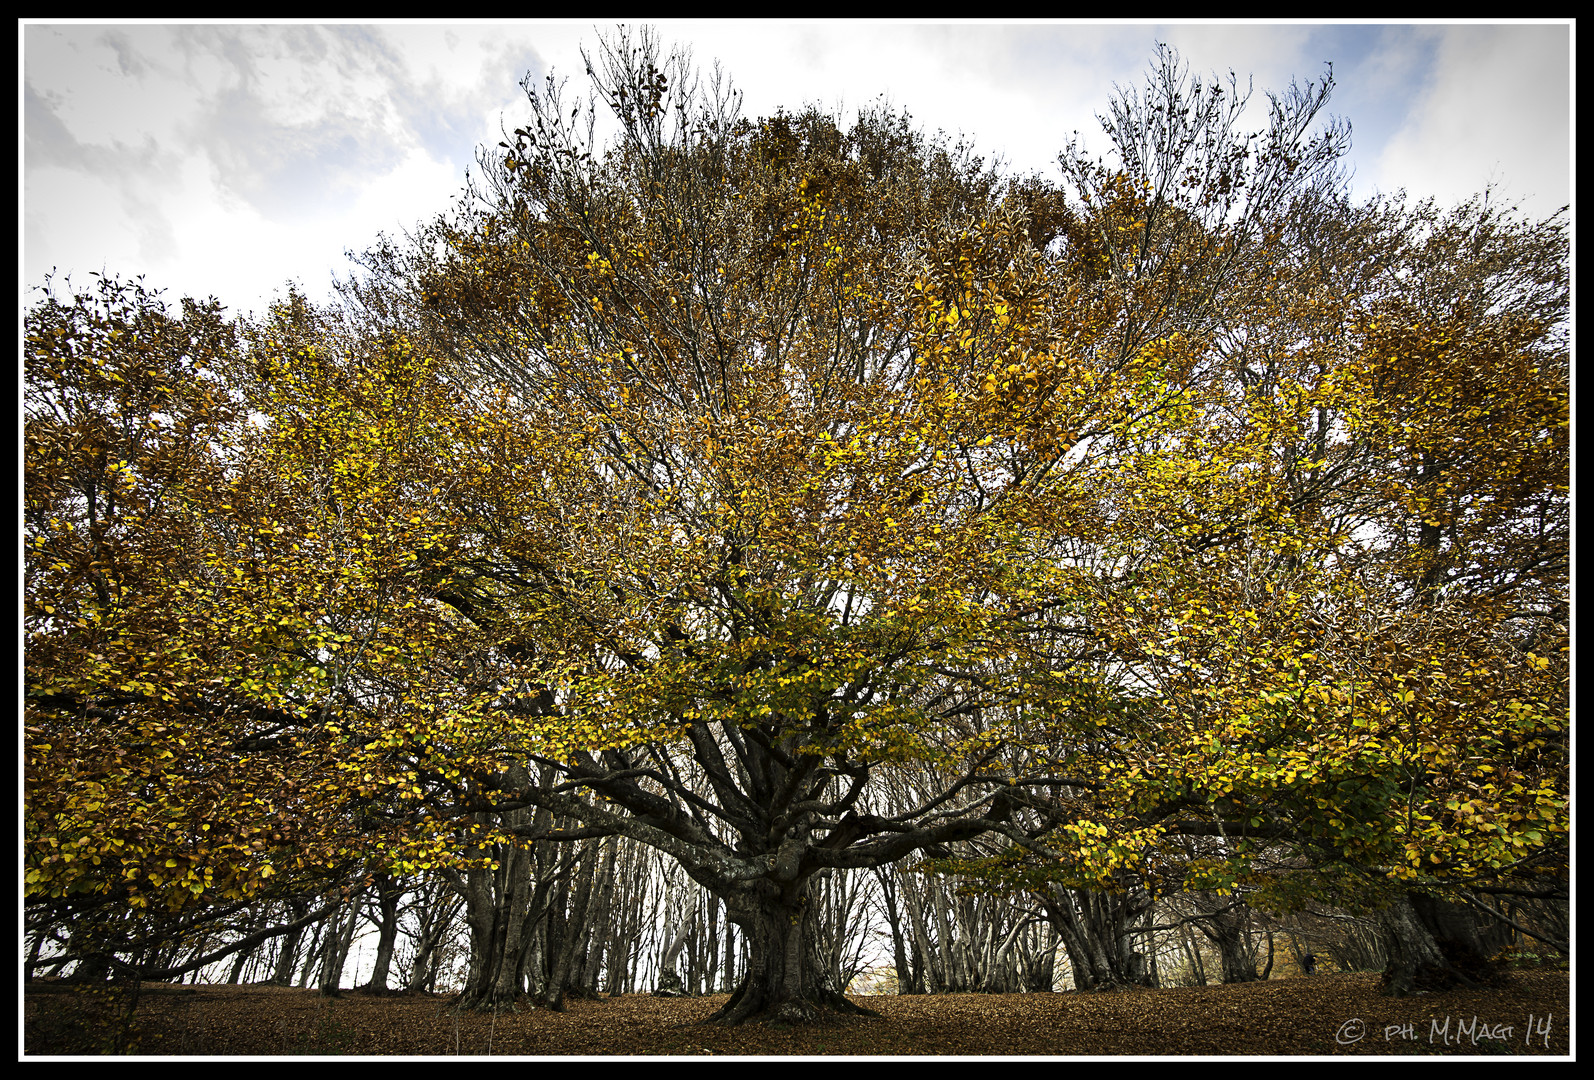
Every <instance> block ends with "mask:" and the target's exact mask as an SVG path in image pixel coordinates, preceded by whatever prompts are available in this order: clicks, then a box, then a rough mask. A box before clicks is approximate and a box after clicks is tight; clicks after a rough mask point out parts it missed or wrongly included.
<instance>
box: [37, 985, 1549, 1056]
mask: <svg viewBox="0 0 1594 1080" xmlns="http://www.w3.org/2000/svg"><path fill="white" fill-rule="evenodd" d="M24 1000H25V1016H24V1027H23V1036H24V1041H23V1052H24V1054H25V1055H27V1056H42V1055H79V1054H97V1053H105V1052H110V1051H114V1049H115V1048H116V1045H117V1043H116V1040H117V1039H118V1037H119V1038H120V1040H121V1047H122V1052H123V1053H134V1054H142V1055H162V1056H167V1055H172V1056H176V1055H272V1056H280V1055H294V1056H319V1055H334V1054H355V1055H383V1056H394V1055H398V1056H452V1055H455V1054H460V1055H467V1056H487V1055H492V1056H502V1057H509V1056H537V1057H559V1056H568V1055H615V1056H619V1055H650V1056H651V1055H664V1054H698V1055H703V1054H710V1055H738V1056H798V1055H838V1054H851V1055H884V1056H890V1055H944V1056H951V1055H959V1056H962V1055H1010V1056H1045V1057H1067V1056H1079V1055H1109V1054H1145V1055H1217V1054H1251V1055H1261V1056H1269V1057H1273V1056H1293V1055H1312V1056H1317V1055H1325V1056H1326V1055H1344V1054H1359V1055H1367V1054H1379V1055H1388V1054H1397V1055H1416V1054H1466V1055H1477V1054H1489V1055H1497V1054H1516V1055H1555V1056H1564V1055H1567V1054H1568V1053H1569V1037H1570V1031H1569V1027H1570V1023H1571V1016H1570V1011H1569V1009H1570V1001H1569V977H1568V973H1567V972H1565V971H1557V970H1554V969H1551V968H1528V969H1519V970H1515V971H1511V972H1508V973H1506V974H1505V975H1503V976H1501V978H1500V980H1499V984H1498V985H1497V986H1495V987H1492V988H1488V989H1458V990H1451V991H1447V992H1444V993H1432V994H1419V995H1417V996H1414V997H1409V998H1404V999H1398V1000H1397V999H1393V998H1388V997H1384V996H1382V995H1380V993H1379V991H1378V975H1376V974H1352V975H1318V976H1315V977H1312V978H1290V979H1275V980H1271V981H1268V982H1257V983H1247V984H1242V985H1238V986H1209V987H1189V988H1168V989H1159V990H1129V991H1119V992H1116V993H1085V994H1079V993H1057V994H949V995H936V996H917V997H895V996H890V997H886V996H881V997H859V998H854V999H853V1000H854V1001H856V1002H858V1003H859V1004H861V1005H864V1006H866V1007H868V1008H872V1009H874V1010H875V1011H876V1012H878V1013H879V1014H880V1015H879V1016H878V1017H847V1018H837V1019H835V1020H834V1021H832V1022H830V1023H828V1024H825V1025H822V1026H815V1027H807V1028H776V1027H766V1026H756V1025H755V1026H744V1027H736V1028H721V1027H718V1026H712V1025H701V1024H698V1023H697V1021H699V1020H701V1019H703V1018H704V1017H706V1016H708V1015H709V1014H710V1013H712V1012H713V1011H714V1010H715V1009H716V1008H718V1007H719V1006H720V1005H722V1004H723V1003H724V1002H725V1000H726V998H725V997H724V996H723V995H719V996H712V997H700V998H685V999H677V998H655V997H650V996H647V995H642V994H632V995H625V996H623V997H618V998H611V999H605V1000H600V1001H574V1000H573V1001H571V1002H570V1003H569V1009H568V1011H566V1012H564V1013H554V1012H548V1011H546V1010H541V1009H532V1008H521V1009H518V1010H517V1011H514V1012H500V1013H498V1014H496V1015H494V1014H492V1013H487V1014H464V1015H462V1014H459V1013H456V1012H455V1011H453V1010H452V1009H450V1007H449V1002H448V999H447V998H444V997H440V996H439V997H434V996H428V995H419V996H416V995H408V996H392V997H380V998H375V997H368V996H363V995H360V994H356V993H352V992H350V993H345V994H344V995H343V996H341V997H337V998H323V997H321V996H320V995H319V994H317V993H316V992H315V991H313V990H299V989H287V988H281V987H268V986H200V987H186V986H185V987H175V986H167V985H164V984H154V983H146V984H144V986H143V987H142V989H141V992H140V995H139V1000H138V1003H137V1009H136V1011H135V1013H134V1015H133V1019H132V1023H131V1024H128V1025H125V1026H124V1025H123V1024H120V1023H114V1022H113V1023H110V1024H107V1022H106V1021H107V1019H108V1018H110V1017H111V1016H112V1010H113V1009H114V1007H115V1006H116V1004H117V1003H116V1002H115V1001H114V1000H113V999H111V998H110V997H109V995H108V994H107V993H106V992H105V991H104V990H101V991H99V992H98V993H97V994H96V993H85V992H83V991H81V990H78V989H75V988H73V987H72V986H71V984H68V983H61V982H56V981H54V980H43V979H36V980H33V981H32V982H30V983H29V985H28V988H27V993H26V995H25V999H24Z"/></svg>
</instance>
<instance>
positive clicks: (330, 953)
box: [320, 895, 360, 997]
mask: <svg viewBox="0 0 1594 1080" xmlns="http://www.w3.org/2000/svg"><path fill="white" fill-rule="evenodd" d="M359 921H360V898H359V896H358V895H356V896H355V898H354V900H353V901H352V902H351V903H350V904H349V913H348V915H347V916H345V917H344V919H343V920H342V925H341V927H340V926H339V922H338V918H337V916H336V915H334V916H332V918H331V921H330V923H329V924H328V926H327V936H326V951H325V952H323V953H322V955H321V976H320V989H321V993H322V994H324V995H326V996H328V997H334V996H336V995H337V992H338V984H339V983H340V982H342V981H343V965H344V964H345V963H347V962H348V959H349V946H350V945H351V944H352V943H353V941H354V928H355V926H356V925H357V924H358V923H359Z"/></svg>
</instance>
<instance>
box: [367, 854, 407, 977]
mask: <svg viewBox="0 0 1594 1080" xmlns="http://www.w3.org/2000/svg"><path fill="white" fill-rule="evenodd" d="M376 890H377V891H376V907H377V911H378V912H379V913H380V922H379V923H378V924H377V939H376V964H375V966H374V967H373V968H372V970H371V979H370V981H369V982H367V983H366V984H365V986H363V987H362V988H361V989H362V991H363V992H365V993H367V994H385V993H387V978H388V970H389V968H390V967H391V966H392V963H393V944H394V942H396V941H397V940H398V906H399V901H400V900H402V899H403V898H404V888H403V886H402V885H400V884H399V883H398V882H396V881H394V880H393V879H392V878H389V877H387V876H386V875H385V874H379V875H377V878H376Z"/></svg>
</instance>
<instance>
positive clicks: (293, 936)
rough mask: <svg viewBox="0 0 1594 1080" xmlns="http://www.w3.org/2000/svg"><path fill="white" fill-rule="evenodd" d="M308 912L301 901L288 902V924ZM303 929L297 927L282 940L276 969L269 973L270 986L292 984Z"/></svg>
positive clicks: (307, 908)
mask: <svg viewBox="0 0 1594 1080" xmlns="http://www.w3.org/2000/svg"><path fill="white" fill-rule="evenodd" d="M308 910H309V905H308V904H306V903H305V901H303V900H299V899H293V900H289V901H288V912H289V916H290V919H289V921H290V922H297V921H299V920H300V919H302V918H304V916H305V913H306V912H307V911H308ZM304 929H305V928H304V927H302V926H298V927H295V928H294V929H292V930H289V931H288V933H287V934H286V935H285V936H284V937H283V939H282V947H281V948H280V949H279V950H278V952H277V964H276V968H275V969H274V970H273V971H272V973H271V980H270V981H271V985H273V986H291V985H292V984H293V963H294V960H295V959H296V958H297V956H298V954H299V942H300V941H302V940H303V938H304Z"/></svg>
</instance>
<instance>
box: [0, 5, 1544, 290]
mask: <svg viewBox="0 0 1594 1080" xmlns="http://www.w3.org/2000/svg"><path fill="white" fill-rule="evenodd" d="M653 25H655V26H656V27H657V29H658V30H659V33H660V37H661V39H662V40H663V42H664V43H665V45H666V47H668V46H669V45H670V44H672V43H682V44H686V45H689V46H691V48H692V51H693V56H694V58H695V59H696V60H697V61H698V63H699V64H700V65H701V66H703V67H704V68H705V69H706V68H707V67H708V66H709V65H711V64H712V63H713V62H714V61H716V60H717V61H719V62H720V64H721V65H722V67H723V68H724V70H725V72H726V73H727V74H728V75H729V76H730V78H731V80H732V81H733V83H734V84H735V85H736V86H737V87H738V88H739V89H741V90H742V91H743V92H744V94H745V106H744V111H745V112H746V113H747V114H748V115H749V116H752V117H757V116H761V115H767V114H769V113H771V112H773V111H774V110H775V109H776V108H778V107H785V108H787V109H788V110H790V109H795V108H798V107H800V106H802V105H804V104H806V103H809V102H817V103H818V104H821V105H824V106H829V107H833V108H840V109H842V110H846V111H848V112H850V111H852V110H854V109H856V108H857V107H858V106H860V105H866V104H869V103H871V102H873V101H874V100H875V99H876V98H878V97H879V96H881V95H886V97H887V98H888V99H889V101H890V102H891V103H892V104H894V105H896V106H898V107H901V108H906V109H907V110H909V111H910V112H911V113H912V114H913V117H914V119H915V121H916V122H917V123H918V124H919V125H921V126H922V127H923V128H924V129H925V130H927V131H930V132H934V131H935V130H937V129H944V130H946V131H948V132H953V133H956V132H962V133H965V134H967V135H969V136H971V137H972V138H973V140H974V143H975V145H976V147H977V148H978V149H979V150H981V151H984V152H986V153H988V154H992V155H1000V156H1001V157H1003V158H1004V159H1005V160H1006V161H1007V162H1009V163H1010V164H1011V165H1012V166H1013V167H1014V168H1016V169H1019V170H1023V171H1030V170H1036V171H1040V172H1042V173H1044V174H1046V175H1049V176H1053V177H1055V176H1056V175H1057V171H1056V166H1055V160H1056V156H1057V153H1058V151H1059V150H1061V149H1062V148H1063V146H1064V145H1065V144H1066V142H1067V141H1068V138H1069V136H1070V134H1071V133H1072V132H1073V131H1075V130H1078V131H1079V132H1080V133H1081V135H1082V136H1083V138H1084V142H1085V143H1086V145H1087V146H1088V147H1089V148H1090V149H1091V150H1092V151H1099V150H1102V149H1105V145H1104V144H1105V140H1104V138H1103V137H1102V135H1101V133H1100V127H1099V125H1098V123H1097V122H1096V120H1095V114H1096V113H1098V112H1102V111H1104V110H1105V107H1106V104H1107V102H1108V99H1109V97H1110V95H1111V93H1112V88H1113V84H1114V83H1118V84H1120V85H1129V84H1135V85H1138V84H1140V83H1141V82H1142V81H1143V79H1144V76H1145V73H1146V72H1147V70H1148V66H1149V63H1150V60H1151V58H1152V56H1153V53H1154V50H1155V45H1156V43H1157V42H1158V41H1165V42H1167V43H1169V44H1171V45H1173V46H1174V47H1175V48H1177V49H1178V50H1179V51H1180V53H1181V55H1182V56H1183V57H1184V58H1185V59H1187V60H1188V61H1189V63H1190V65H1191V67H1192V69H1193V70H1195V71H1198V72H1203V73H1206V72H1212V71H1218V72H1224V73H1226V72H1227V71H1229V70H1230V69H1233V70H1234V71H1235V72H1237V73H1238V74H1239V75H1240V77H1241V84H1242V85H1243V84H1244V81H1245V78H1246V77H1247V76H1248V75H1249V76H1252V77H1254V81H1255V87H1256V99H1257V100H1259V101H1264V102H1265V99H1264V97H1263V92H1264V91H1266V90H1270V89H1271V90H1283V89H1284V88H1285V87H1287V86H1288V84H1289V82H1290V81H1291V79H1296V80H1298V81H1305V80H1314V81H1315V80H1318V79H1321V78H1322V76H1323V74H1324V72H1325V70H1326V69H1325V62H1326V61H1332V62H1333V71H1334V78H1335V80H1336V83H1337V89H1336V90H1335V93H1334V97H1333V100H1332V102H1331V103H1330V106H1329V111H1330V112H1332V113H1334V114H1335V115H1338V116H1343V117H1345V118H1346V119H1348V120H1349V121H1350V122H1351V124H1352V127H1353V140H1354V147H1353V150H1352V154H1351V160H1350V164H1351V165H1352V167H1353V168H1354V170H1355V178H1354V188H1355V190H1356V192H1357V193H1358V194H1359V195H1367V194H1370V193H1372V192H1373V191H1375V190H1382V191H1393V190H1394V189H1396V188H1405V189H1406V190H1407V191H1408V192H1409V193H1410V194H1411V195H1413V196H1418V197H1422V196H1428V195H1434V196H1437V197H1438V198H1439V199H1441V200H1442V201H1444V202H1447V203H1448V202H1454V201H1458V200H1460V199H1462V198H1464V197H1465V196H1467V195H1469V194H1471V193H1473V192H1476V191H1478V190H1481V189H1482V188H1483V187H1484V186H1485V185H1486V184H1488V183H1490V182H1491V181H1492V182H1494V183H1495V184H1496V185H1497V186H1498V187H1499V188H1500V189H1501V190H1502V191H1503V192H1504V193H1505V194H1507V195H1508V196H1510V197H1512V198H1515V199H1518V200H1521V204H1522V206H1523V208H1524V209H1525V210H1526V211H1528V212H1530V213H1532V214H1533V215H1535V216H1545V215H1548V214H1549V213H1551V212H1553V211H1554V210H1555V209H1556V208H1557V207H1560V206H1562V205H1563V204H1565V203H1567V202H1568V201H1569V192H1570V189H1571V185H1570V169H1571V165H1570V163H1571V160H1572V159H1571V130H1572V125H1571V92H1572V77H1571V76H1572V73H1571V52H1572V41H1571V37H1572V30H1571V27H1570V25H1569V24H1568V23H1565V22H1561V23H1552V24H1523V23H1516V24H1506V25H1498V24H1495V25H1483V24H1471V25H1440V24H1425V25H1410V24H1383V25H1350V24H1338V25H1332V24H1331V25H1324V24H1287V25H1274V24H1254V25H1253V24H1235V23H1227V24H1204V25H1169V24H1150V23H1146V24H1135V25H1128V24H1082V23H1042V24H1023V25H1020V24H1012V23H994V24H992V23H964V24H956V25H951V24H904V23H879V22H841V21H815V22H783V21H760V22H738V21H721V22H685V21H670V20H664V21H660V22H657V23H654V24H653ZM610 28H611V24H605V23H598V24H596V25H595V24H594V22H593V21H591V20H583V21H579V22H554V23H548V22H517V23H460V24H453V23H446V22H439V23H424V24H414V23H384V24H376V25H372V24H339V25H329V24H273V25H257V24H190V25H168V24H136V25H106V24H92V25H91V24H60V23H33V24H26V25H23V26H22V27H21V38H22V42H21V43H22V58H23V64H22V69H23V71H22V82H23V85H22V87H21V95H20V96H21V101H20V103H19V105H20V112H21V119H22V133H23V134H22V161H23V167H22V173H23V177H22V179H23V185H22V186H23V205H22V215H21V216H22V225H23V230H22V236H23V245H22V267H21V274H22V278H23V283H24V285H25V286H31V285H37V284H40V283H41V282H42V281H43V280H44V276H45V274H46V273H47V272H48V271H50V269H51V268H52V267H54V268H57V270H58V271H59V272H61V273H63V274H64V273H66V272H68V271H70V272H71V274H72V277H73V280H74V282H76V283H81V284H87V283H88V281H89V277H88V275H89V272H90V271H98V270H107V271H110V272H113V273H121V274H123V275H128V276H132V275H137V274H144V275H146V283H147V284H149V285H152V286H155V287H162V288H165V289H166V290H167V297H168V299H173V300H174V299H176V298H177V297H180V296H182V295H185V294H192V295H196V296H207V295H215V296H216V297H217V298H219V299H220V300H221V301H222V302H223V303H225V304H227V305H228V306H229V307H230V308H232V309H234V310H250V309H253V310H260V309H261V308H262V307H263V305H264V304H266V303H268V302H269V301H270V299H271V298H272V296H273V295H275V294H277V293H278V292H280V290H281V287H282V286H283V284H284V283H285V282H286V281H288V280H290V279H292V280H294V281H297V282H299V283H300V284H301V286H302V287H303V288H304V289H305V291H306V292H307V293H308V294H309V295H310V296H311V297H312V298H316V299H323V298H325V297H327V296H328V295H329V294H330V283H331V280H332V277H333V275H334V274H337V275H343V274H346V273H347V271H348V263H347V260H346V258H345V255H344V252H345V250H346V249H355V250H359V249H363V248H365V247H366V246H368V245H369V244H370V243H371V242H372V241H373V240H374V239H375V237H376V236H377V234H378V233H379V232H383V231H386V232H389V233H394V232H398V231H401V230H403V229H404V228H406V227H410V226H413V225H414V224H416V223H417V222H419V221H421V220H423V219H426V218H429V217H431V216H433V215H435V214H437V213H438V212H441V211H443V210H445V209H446V208H447V207H448V206H449V204H450V201H451V200H452V199H453V198H455V197H456V196H457V194H458V193H459V191H460V190H461V188H462V186H463V183H464V178H465V172H466V170H467V169H470V168H473V167H474V152H475V148H476V147H477V146H478V145H479V144H481V143H483V142H487V143H489V144H496V143H497V141H498V139H499V138H500V127H499V126H500V123H503V124H504V125H505V127H508V128H512V127H514V126H515V125H517V124H519V123H520V122H522V120H523V119H524V117H525V115H526V105H525V98H524V95H523V94H522V92H521V91H520V89H519V87H518V86H517V84H518V82H519V81H520V79H521V78H522V77H523V76H525V75H526V74H527V73H528V72H529V73H530V74H531V75H532V76H533V78H535V79H536V80H538V81H539V82H540V81H541V79H542V78H543V76H545V75H546V74H547V73H548V72H549V71H550V70H552V71H553V72H554V73H555V74H556V75H567V76H569V77H570V86H569V89H570V90H582V91H584V90H585V87H586V82H585V75H584V68H583V65H582V63H581V59H580V54H579V49H580V47H581V46H583V45H586V46H587V47H588V48H589V49H590V48H591V47H593V46H595V45H596V43H597V41H598V35H599V33H600V32H604V31H607V30H609V29H610ZM24 302H27V298H26V297H24Z"/></svg>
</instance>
